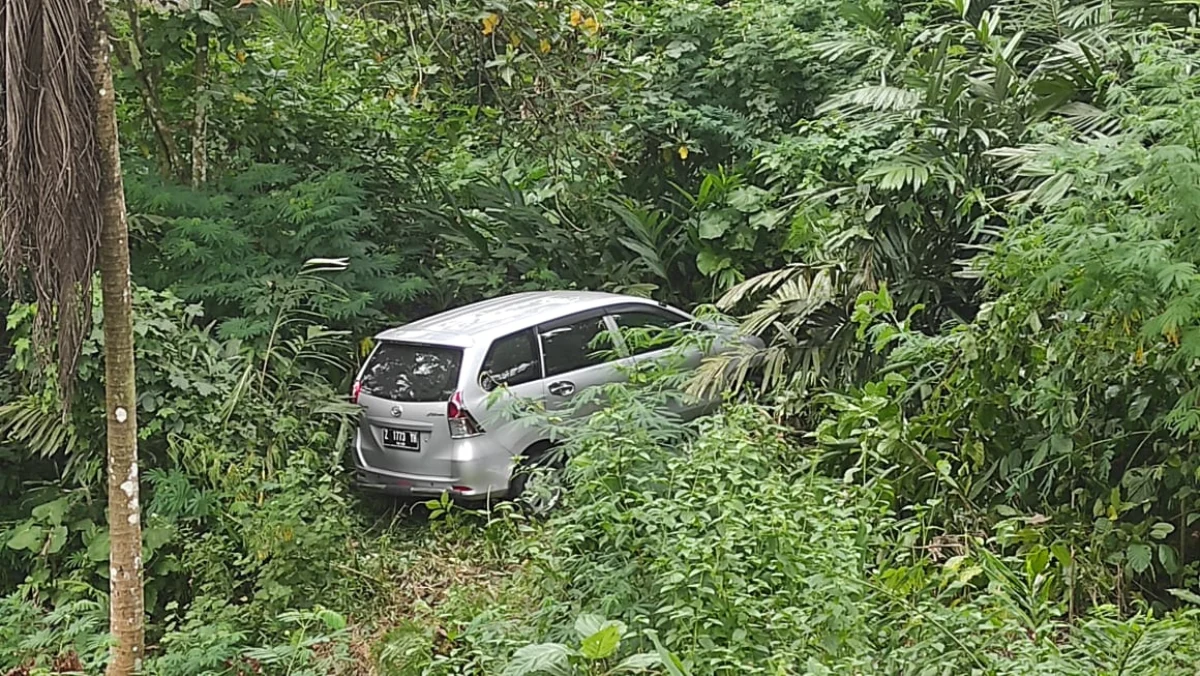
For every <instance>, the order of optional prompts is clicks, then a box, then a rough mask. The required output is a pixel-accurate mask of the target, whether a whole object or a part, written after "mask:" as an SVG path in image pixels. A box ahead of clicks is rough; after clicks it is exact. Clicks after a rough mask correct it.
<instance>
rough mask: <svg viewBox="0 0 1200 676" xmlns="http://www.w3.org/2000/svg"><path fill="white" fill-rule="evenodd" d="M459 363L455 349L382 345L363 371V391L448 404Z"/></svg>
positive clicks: (393, 344) (404, 399)
mask: <svg viewBox="0 0 1200 676" xmlns="http://www.w3.org/2000/svg"><path fill="white" fill-rule="evenodd" d="M461 364H462V350H460V349H458V348H453V347H441V346H437V345H410V344H407V343H383V344H381V345H380V346H379V348H378V349H376V350H375V353H374V354H373V355H371V361H370V362H369V363H368V364H367V368H366V370H365V371H363V377H362V388H363V392H365V393H367V394H370V395H372V396H375V397H383V398H384V399H390V400H392V401H449V400H450V397H452V396H453V395H454V390H455V389H456V388H457V386H458V370H459V367H460V366H461Z"/></svg>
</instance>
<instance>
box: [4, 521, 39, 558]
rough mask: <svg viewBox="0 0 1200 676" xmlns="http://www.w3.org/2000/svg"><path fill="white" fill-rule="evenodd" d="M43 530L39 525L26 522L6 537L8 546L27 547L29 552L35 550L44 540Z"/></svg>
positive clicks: (13, 547)
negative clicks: (10, 535) (9, 536)
mask: <svg viewBox="0 0 1200 676" xmlns="http://www.w3.org/2000/svg"><path fill="white" fill-rule="evenodd" d="M44 532H45V531H43V530H42V527H41V526H38V525H37V524H34V523H26V524H25V525H24V526H22V527H21V528H20V529H18V530H17V532H16V533H14V534H13V536H12V537H11V538H9V539H8V548H9V549H27V550H29V551H31V552H36V551H37V550H38V549H40V548H41V546H42V543H43V542H44V541H45V540H44V538H43V535H44Z"/></svg>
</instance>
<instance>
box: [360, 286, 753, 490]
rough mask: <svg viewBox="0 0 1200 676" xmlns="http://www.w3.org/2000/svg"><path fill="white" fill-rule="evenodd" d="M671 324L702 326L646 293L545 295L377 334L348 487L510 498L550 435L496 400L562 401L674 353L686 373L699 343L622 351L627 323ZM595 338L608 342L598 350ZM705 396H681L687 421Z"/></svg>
mask: <svg viewBox="0 0 1200 676" xmlns="http://www.w3.org/2000/svg"><path fill="white" fill-rule="evenodd" d="M680 326H699V324H698V323H697V320H696V319H695V318H694V317H692V316H691V315H689V314H687V313H686V312H683V311H681V310H678V309H676V308H672V307H669V306H667V305H663V304H660V303H656V302H654V301H651V300H647V299H644V298H637V297H633V296H621V295H615V294H608V293H596V292H585V291H546V292H532V293H518V294H513V295H509V296H503V297H500V298H494V299H492V300H487V301H482V302H479V303H474V304H471V305H467V306H465V307H461V308H458V309H454V310H449V311H447V312H443V313H441V314H438V315H434V316H432V317H428V318H426V319H422V320H419V321H416V322H413V323H411V324H406V325H404V326H401V327H399V328H395V329H389V330H387V331H384V332H382V333H380V334H379V335H377V336H376V345H375V348H374V350H373V351H372V352H371V354H370V356H369V357H368V358H367V359H366V361H365V362H364V364H363V367H362V369H361V371H359V373H358V377H357V378H356V379H355V381H354V389H353V394H352V398H353V400H354V401H355V402H356V403H357V404H358V405H359V406H361V407H362V410H363V413H362V416H361V419H360V421H359V425H358V430H357V434H356V438H355V440H354V447H353V449H352V458H353V463H354V465H355V483H356V484H357V485H358V486H360V487H361V488H364V489H368V490H375V491H382V492H386V493H391V494H394V495H401V496H406V495H407V496H435V495H441V494H443V493H446V492H449V493H450V494H451V495H453V496H455V497H458V498H463V499H487V498H504V497H515V494H516V493H519V492H520V490H521V488H522V487H523V485H524V481H523V480H522V476H523V475H524V473H518V472H516V471H515V469H516V468H517V466H518V464H519V463H521V462H526V463H530V462H536V461H537V460H538V458H539V457H541V456H543V455H544V454H545V453H546V452H547V451H548V450H549V449H550V448H552V440H551V439H550V438H549V433H548V431H547V430H546V429H543V428H542V427H541V426H540V425H539V424H537V423H532V422H530V421H529V420H527V419H521V418H516V417H514V416H512V415H511V413H510V411H511V408H512V407H511V406H506V405H505V403H506V402H504V401H503V399H504V398H507V397H520V398H525V399H529V400H534V401H540V402H543V403H544V406H545V407H546V409H548V410H553V409H556V408H566V407H568V406H570V404H571V399H572V398H573V397H575V396H577V395H578V394H579V393H580V392H582V391H584V390H585V389H587V388H589V387H592V386H595V385H602V384H605V383H611V382H616V381H621V380H623V379H624V378H625V375H624V374H626V373H628V369H629V368H630V367H633V366H634V365H635V364H636V363H637V362H638V361H640V360H646V359H655V358H658V357H663V356H665V355H666V353H667V352H668V351H670V350H676V351H682V354H681V355H680V357H681V358H682V360H683V364H684V366H683V367H684V368H692V369H694V368H696V367H697V366H699V364H700V361H701V359H702V358H703V357H704V355H703V354H702V352H701V349H700V348H699V347H688V343H685V344H684V345H683V346H681V347H678V348H673V347H661V346H658V347H649V348H642V349H640V350H639V349H633V350H631V349H630V346H629V345H627V344H626V341H625V340H624V339H623V335H624V334H625V333H626V330H627V329H651V330H652V329H669V328H676V327H680ZM710 328H712V327H710ZM719 331H720V332H721V333H729V334H732V333H733V331H734V330H729V329H719ZM602 334H604V335H602ZM716 342H717V343H721V342H723V341H721V340H718V341H716ZM604 343H607V344H608V345H609V346H610V347H609V348H608V349H601V350H598V349H597V347H596V346H597V345H598V344H604ZM501 387H502V389H501V391H500V392H498V393H497V392H495V390H497V389H498V388H501ZM714 403H715V402H712V401H693V402H688V403H684V402H681V403H679V404H678V407H679V410H678V413H679V414H680V415H681V416H682V417H684V418H685V419H688V418H693V417H695V416H697V415H699V414H700V413H702V412H703V411H704V410H706V409H709V408H711V407H712V406H713V405H714Z"/></svg>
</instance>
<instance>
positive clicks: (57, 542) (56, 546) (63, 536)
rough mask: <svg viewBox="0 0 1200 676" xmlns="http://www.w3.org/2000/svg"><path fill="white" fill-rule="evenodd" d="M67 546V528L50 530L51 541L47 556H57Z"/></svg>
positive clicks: (57, 527)
mask: <svg viewBox="0 0 1200 676" xmlns="http://www.w3.org/2000/svg"><path fill="white" fill-rule="evenodd" d="M65 544H67V527H66V526H55V527H53V528H51V529H50V540H49V541H48V542H47V543H46V553H47V554H57V553H59V552H60V551H62V548H63V545H65Z"/></svg>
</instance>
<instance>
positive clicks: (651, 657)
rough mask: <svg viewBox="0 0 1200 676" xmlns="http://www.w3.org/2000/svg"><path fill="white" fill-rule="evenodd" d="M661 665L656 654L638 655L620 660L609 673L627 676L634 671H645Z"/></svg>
mask: <svg viewBox="0 0 1200 676" xmlns="http://www.w3.org/2000/svg"><path fill="white" fill-rule="evenodd" d="M660 664H662V659H660V658H659V656H658V655H657V654H656V653H638V654H636V655H630V656H629V657H626V658H625V659H623V660H621V663H620V664H618V665H617V666H615V667H613V670H612V671H611V672H609V673H613V674H627V673H632V672H636V671H646V670H647V669H652V668H654V667H657V666H658V665H660Z"/></svg>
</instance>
